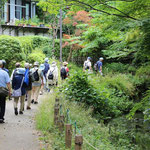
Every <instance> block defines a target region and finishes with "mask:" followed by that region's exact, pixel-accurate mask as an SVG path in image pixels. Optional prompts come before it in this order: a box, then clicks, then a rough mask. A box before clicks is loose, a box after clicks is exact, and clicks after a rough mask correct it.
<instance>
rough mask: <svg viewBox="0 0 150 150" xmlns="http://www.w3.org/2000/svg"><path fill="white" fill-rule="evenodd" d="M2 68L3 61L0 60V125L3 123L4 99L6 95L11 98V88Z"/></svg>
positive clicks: (6, 74) (7, 76)
mask: <svg viewBox="0 0 150 150" xmlns="http://www.w3.org/2000/svg"><path fill="white" fill-rule="evenodd" d="M2 68H3V61H2V60H0V123H5V122H4V116H5V108H6V97H7V94H9V96H11V86H10V78H9V75H8V73H7V72H6V71H4V70H3V69H2ZM7 88H8V89H7Z"/></svg>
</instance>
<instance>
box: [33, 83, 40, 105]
mask: <svg viewBox="0 0 150 150" xmlns="http://www.w3.org/2000/svg"><path fill="white" fill-rule="evenodd" d="M40 88H41V87H40V86H36V88H35V96H34V98H35V99H34V104H37V103H38V97H39V92H40Z"/></svg>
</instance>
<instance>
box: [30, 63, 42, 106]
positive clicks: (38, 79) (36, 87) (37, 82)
mask: <svg viewBox="0 0 150 150" xmlns="http://www.w3.org/2000/svg"><path fill="white" fill-rule="evenodd" d="M31 72H32V76H33V75H34V82H33V83H32V101H31V103H34V104H38V97H39V92H40V89H41V86H43V72H42V71H41V70H40V69H39V63H38V62H35V63H34V68H33V69H32V70H31Z"/></svg>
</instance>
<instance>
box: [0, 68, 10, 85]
mask: <svg viewBox="0 0 150 150" xmlns="http://www.w3.org/2000/svg"><path fill="white" fill-rule="evenodd" d="M9 82H10V78H9V75H8V73H7V72H6V71H4V70H2V69H1V68H0V87H6V86H7V83H9Z"/></svg>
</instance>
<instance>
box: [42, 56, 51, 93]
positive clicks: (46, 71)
mask: <svg viewBox="0 0 150 150" xmlns="http://www.w3.org/2000/svg"><path fill="white" fill-rule="evenodd" d="M44 66H45V67H44V70H43V75H44V76H43V83H44V89H45V90H47V87H46V85H47V79H46V75H47V73H48V70H49V69H50V65H49V59H48V58H45V63H44Z"/></svg>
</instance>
